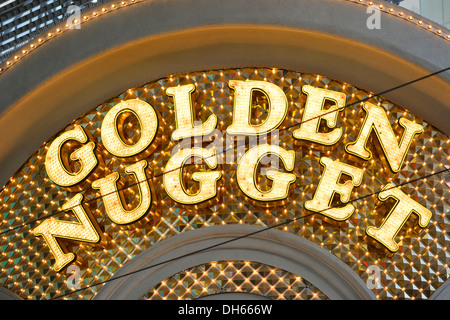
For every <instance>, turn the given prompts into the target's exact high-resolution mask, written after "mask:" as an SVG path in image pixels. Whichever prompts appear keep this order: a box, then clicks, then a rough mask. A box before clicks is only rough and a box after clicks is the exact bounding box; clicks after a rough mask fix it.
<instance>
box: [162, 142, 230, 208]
mask: <svg viewBox="0 0 450 320" xmlns="http://www.w3.org/2000/svg"><path fill="white" fill-rule="evenodd" d="M192 157H201V158H203V160H205V162H206V164H207V165H208V166H209V167H210V168H211V169H214V168H216V167H217V157H216V150H215V149H214V148H211V149H204V148H189V149H181V150H180V151H178V152H177V153H176V154H175V155H173V156H172V158H170V159H169V161H168V162H167V165H166V168H165V169H164V178H163V183H164V187H165V189H166V192H167V194H168V195H169V197H171V198H172V199H173V200H174V201H177V202H179V203H183V204H196V203H200V202H203V201H206V200H209V199H211V198H214V197H215V196H216V194H217V180H219V179H220V178H221V176H222V174H221V173H220V171H211V172H194V173H193V174H192V180H194V181H198V182H199V183H200V186H199V191H198V192H197V193H196V194H188V193H187V192H186V190H185V188H184V185H183V170H182V168H183V167H184V165H185V162H186V161H187V160H189V159H191V158H192Z"/></svg>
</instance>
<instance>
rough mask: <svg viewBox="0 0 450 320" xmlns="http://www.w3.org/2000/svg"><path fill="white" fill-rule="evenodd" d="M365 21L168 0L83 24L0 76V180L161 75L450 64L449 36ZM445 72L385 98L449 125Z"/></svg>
mask: <svg viewBox="0 0 450 320" xmlns="http://www.w3.org/2000/svg"><path fill="white" fill-rule="evenodd" d="M366 20H367V13H366V7H365V6H360V5H357V4H354V3H351V2H345V1H334V0H318V1H309V0H286V1H284V2H282V3H279V2H276V1H271V0H245V1H242V0H230V1H220V0H201V1H198V0H189V1H181V0H171V1H146V2H142V3H139V4H136V5H133V6H130V7H127V8H123V9H121V10H119V11H117V12H112V13H109V14H107V15H105V16H104V17H101V18H98V19H96V20H95V21H94V20H93V21H90V22H88V23H85V24H83V27H82V28H81V29H80V30H73V31H71V32H68V33H67V34H65V35H61V36H58V37H55V39H53V40H52V41H49V43H47V44H46V45H45V46H42V47H40V48H38V49H37V50H35V51H34V52H33V53H32V54H29V55H27V56H26V57H24V58H23V59H21V61H20V63H17V65H14V66H13V67H11V68H10V69H8V71H7V72H5V73H4V74H3V75H2V76H1V77H0V92H2V95H1V96H0V112H1V113H2V114H1V117H0V134H2V136H8V139H2V140H1V141H0V166H1V167H2V170H1V172H0V184H2V185H3V184H4V183H5V182H6V181H7V179H8V178H9V177H10V176H11V175H12V174H13V173H14V172H15V171H16V170H17V169H18V168H19V166H20V165H21V164H22V163H23V162H24V161H25V160H26V159H27V157H28V156H29V155H30V154H31V153H32V152H33V151H34V150H36V149H37V148H38V146H39V145H40V144H41V143H42V142H43V141H46V140H47V139H48V138H49V137H51V136H52V135H53V134H54V132H55V128H61V127H63V126H64V125H65V124H67V123H68V122H70V121H71V120H73V119H74V118H75V117H77V116H78V115H80V114H82V113H84V112H86V111H87V110H89V109H91V108H92V107H93V106H95V105H98V104H100V103H101V102H103V101H104V100H106V99H107V98H110V97H111V96H113V95H115V94H116V93H118V92H121V91H123V90H124V89H126V88H130V87H133V86H136V85H139V84H142V83H145V82H148V81H151V80H155V79H158V78H160V77H163V76H166V75H168V74H175V73H182V72H191V71H199V70H203V69H213V68H216V69H217V68H226V67H243V66H265V67H277V68H284V69H288V70H302V71H304V72H312V73H316V74H322V75H325V76H329V77H332V78H335V79H339V80H342V81H345V82H348V83H351V84H353V85H356V86H358V87H361V88H365V89H370V90H373V91H374V92H379V91H382V90H386V89H387V88H391V87H394V86H397V85H399V84H401V83H405V82H408V81H411V80H413V79H417V78H419V77H422V76H425V75H427V74H429V73H431V72H434V71H437V70H440V69H443V68H445V67H448V65H447V63H448V61H447V60H446V57H447V56H448V54H447V53H448V46H449V43H448V41H446V40H444V39H442V38H439V37H436V36H433V35H431V34H430V33H429V32H427V31H426V30H424V29H423V28H418V27H416V26H415V25H413V24H411V23H408V22H406V21H404V20H403V19H398V18H396V17H395V16H391V15H388V14H386V15H383V21H382V28H381V29H380V30H369V29H367V28H366ZM396 31H401V32H396ZM417 43H420V45H418V44H417ZM255 53H257V54H255ZM355 70H357V72H355ZM449 80H450V72H446V73H443V74H440V75H439V76H435V77H433V78H429V79H427V80H425V81H422V82H421V83H418V84H414V85H411V86H408V87H406V88H403V89H401V90H397V91H394V92H391V93H389V94H386V96H385V98H387V99H390V100H392V101H393V102H395V103H396V104H398V105H401V106H405V107H406V108H408V109H410V110H411V111H412V112H414V113H415V114H417V115H419V116H422V117H423V118H424V119H426V120H427V121H429V122H430V123H431V124H433V125H434V126H436V127H438V128H439V129H441V130H443V131H444V132H445V133H446V134H450V123H449V122H448V121H446V118H445V117H442V114H445V113H446V112H449V111H450V110H449V108H450V107H449V105H448V100H449V98H450V96H449V95H450V93H449V92H450V81H449ZM424 106H426V108H424ZM10 157H14V160H13V161H11V159H10Z"/></svg>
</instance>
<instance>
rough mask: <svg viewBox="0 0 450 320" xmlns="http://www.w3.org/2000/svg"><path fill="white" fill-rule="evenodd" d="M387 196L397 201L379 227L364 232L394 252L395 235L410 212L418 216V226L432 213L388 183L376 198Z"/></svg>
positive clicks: (426, 221)
mask: <svg viewBox="0 0 450 320" xmlns="http://www.w3.org/2000/svg"><path fill="white" fill-rule="evenodd" d="M388 198H393V199H395V200H396V201H397V203H396V204H395V205H394V206H393V208H392V209H391V211H390V212H389V213H388V216H387V217H386V218H385V219H384V221H383V223H382V224H381V226H380V227H379V228H376V227H368V228H367V229H366V233H367V234H368V235H369V236H371V237H372V238H374V239H375V240H377V241H379V242H380V243H382V244H383V245H384V246H386V247H387V248H388V249H389V250H390V251H392V252H395V251H397V250H398V244H397V242H395V237H396V236H397V234H398V233H399V231H400V230H401V228H402V227H403V225H404V224H405V222H406V221H407V220H408V219H409V217H410V216H411V214H412V213H415V214H416V215H417V216H418V217H419V226H420V227H422V228H425V227H426V226H427V225H428V223H429V222H430V219H431V217H432V214H431V212H430V211H429V210H428V209H426V208H424V207H423V206H422V205H420V204H419V203H417V202H416V201H414V200H413V199H411V198H410V197H408V196H407V195H406V194H405V193H403V192H402V191H401V190H400V189H399V188H396V187H395V186H394V185H393V184H390V183H388V184H387V185H386V186H385V187H384V188H383V190H382V191H381V192H380V193H379V195H378V199H380V200H381V201H385V200H387V199H388Z"/></svg>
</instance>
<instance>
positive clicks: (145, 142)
mask: <svg viewBox="0 0 450 320" xmlns="http://www.w3.org/2000/svg"><path fill="white" fill-rule="evenodd" d="M126 112H129V113H132V114H133V115H134V116H136V118H137V119H138V121H139V125H140V128H141V129H140V133H141V136H140V139H139V141H138V142H136V143H135V144H132V145H130V144H127V143H125V142H124V141H123V140H122V138H121V137H120V133H119V130H118V127H117V119H118V117H119V115H121V114H122V113H126ZM157 129H158V117H157V115H156V112H155V110H154V109H153V107H152V106H151V105H149V104H148V103H146V102H145V101H142V100H138V99H130V100H126V101H122V102H120V103H118V104H117V105H115V106H114V107H113V108H112V109H111V110H109V112H108V113H107V114H106V116H105V118H104V119H103V122H102V128H101V136H102V140H103V145H104V146H105V148H106V150H108V151H109V152H110V153H112V154H113V155H115V156H118V157H130V156H133V155H136V154H138V153H140V152H142V151H143V150H145V149H146V148H147V147H148V146H149V145H150V144H151V143H152V141H153V139H154V138H155V135H156V130H157Z"/></svg>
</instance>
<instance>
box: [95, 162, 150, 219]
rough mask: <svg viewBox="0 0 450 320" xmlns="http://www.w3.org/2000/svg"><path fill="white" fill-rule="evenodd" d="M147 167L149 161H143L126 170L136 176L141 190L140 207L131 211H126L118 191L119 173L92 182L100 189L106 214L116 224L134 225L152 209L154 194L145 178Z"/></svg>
mask: <svg viewBox="0 0 450 320" xmlns="http://www.w3.org/2000/svg"><path fill="white" fill-rule="evenodd" d="M145 167H147V161H145V160H141V161H138V162H136V163H135V164H132V165H129V166H127V167H126V168H125V172H126V173H128V174H133V175H134V177H135V179H136V182H137V184H138V189H139V205H138V206H137V207H136V208H134V209H133V210H130V211H128V210H125V209H124V207H123V199H121V194H120V193H119V191H118V190H117V184H116V182H117V180H119V174H118V173H117V172H113V173H111V174H109V175H107V176H106V177H104V178H102V179H98V180H95V181H94V182H92V188H94V189H100V193H101V195H102V197H103V203H104V204H105V211H106V214H107V215H108V216H109V217H110V218H111V220H112V221H114V222H115V223H117V224H128V223H132V222H134V221H136V220H138V219H139V218H141V217H142V216H143V215H144V214H145V213H146V212H147V210H148V209H149V208H150V205H151V200H152V194H151V191H150V187H149V183H148V181H147V177H146V176H145V170H144V169H145Z"/></svg>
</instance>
